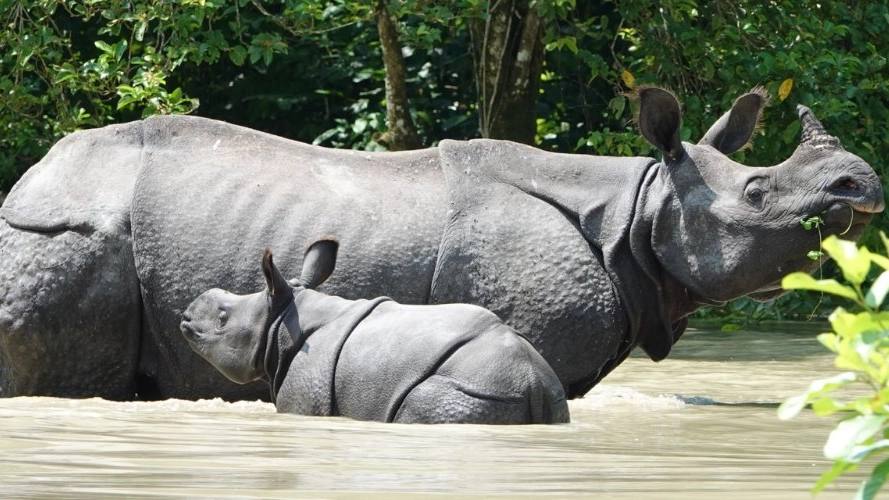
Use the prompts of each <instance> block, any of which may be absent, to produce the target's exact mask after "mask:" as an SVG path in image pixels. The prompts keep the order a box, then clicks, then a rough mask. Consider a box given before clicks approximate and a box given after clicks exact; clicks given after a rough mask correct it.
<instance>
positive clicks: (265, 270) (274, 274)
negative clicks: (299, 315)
mask: <svg viewBox="0 0 889 500" xmlns="http://www.w3.org/2000/svg"><path fill="white" fill-rule="evenodd" d="M262 274H263V275H264V276H265V284H266V286H267V287H268V292H269V296H271V297H272V299H273V302H274V303H278V302H281V301H284V300H290V297H289V295H291V294H292V293H293V290H292V289H291V288H290V284H289V283H287V279H285V278H284V275H283V274H281V271H280V270H279V269H278V266H276V265H275V262H274V261H273V260H272V251H271V250H270V249H268V248H266V249H265V252H263V254H262Z"/></svg>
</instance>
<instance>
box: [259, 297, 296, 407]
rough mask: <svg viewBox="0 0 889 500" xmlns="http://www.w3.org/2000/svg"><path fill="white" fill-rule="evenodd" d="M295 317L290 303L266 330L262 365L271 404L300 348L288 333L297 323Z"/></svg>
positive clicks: (294, 311)
mask: <svg viewBox="0 0 889 500" xmlns="http://www.w3.org/2000/svg"><path fill="white" fill-rule="evenodd" d="M295 315H296V306H295V304H294V303H291V305H290V306H289V307H287V308H286V309H285V310H284V311H282V312H281V314H278V315H277V316H276V317H274V318H273V319H272V322H271V325H270V326H269V328H268V336H267V338H266V345H265V359H264V360H263V365H264V369H265V378H266V379H267V380H268V382H269V389H270V390H271V399H272V402H275V401H276V400H277V397H278V391H279V390H280V388H281V384H282V383H283V382H284V377H286V376H287V371H288V370H289V368H290V363H291V361H293V356H295V355H296V352H297V351H298V350H299V348H300V345H298V344H297V343H296V342H294V339H293V336H292V335H291V333H290V330H291V328H292V327H293V324H294V323H298V319H296V318H294V316H295Z"/></svg>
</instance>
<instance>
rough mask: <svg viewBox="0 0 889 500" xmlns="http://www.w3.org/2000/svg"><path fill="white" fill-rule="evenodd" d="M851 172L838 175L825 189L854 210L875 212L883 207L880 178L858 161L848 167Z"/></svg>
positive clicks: (868, 212) (867, 212)
mask: <svg viewBox="0 0 889 500" xmlns="http://www.w3.org/2000/svg"><path fill="white" fill-rule="evenodd" d="M850 170H852V173H847V174H845V175H841V176H839V177H838V178H837V179H836V180H834V181H833V182H831V183H830V184H829V186H828V188H827V191H828V192H829V193H830V194H832V195H833V196H834V197H836V198H838V199H839V200H840V201H841V202H842V203H844V204H846V205H848V206H849V207H850V208H852V209H853V210H855V211H856V212H863V213H866V214H875V213H879V212H882V211H883V210H884V209H885V208H886V207H885V203H886V202H885V200H884V199H883V188H882V186H881V185H880V179H879V178H878V177H877V175H876V174H875V173H874V172H873V170H872V169H871V168H870V167H869V166H867V165H866V164H861V163H860V162H859V163H857V164H855V165H853V168H850Z"/></svg>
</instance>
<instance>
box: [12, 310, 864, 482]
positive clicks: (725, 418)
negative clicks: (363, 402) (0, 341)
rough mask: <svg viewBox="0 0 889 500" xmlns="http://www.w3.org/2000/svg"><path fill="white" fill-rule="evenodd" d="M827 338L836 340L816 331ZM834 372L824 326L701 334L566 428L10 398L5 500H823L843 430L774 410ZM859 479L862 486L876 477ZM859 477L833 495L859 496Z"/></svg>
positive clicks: (254, 407) (613, 385)
mask: <svg viewBox="0 0 889 500" xmlns="http://www.w3.org/2000/svg"><path fill="white" fill-rule="evenodd" d="M814 331H815V332H817V331H820V327H816V328H815V329H814ZM832 370H833V368H832V363H831V358H830V356H829V355H828V354H826V353H825V351H824V350H823V349H822V348H821V347H820V346H819V345H818V344H817V342H816V341H815V340H814V336H813V329H812V328H811V327H808V328H806V329H804V330H803V331H797V330H789V331H788V330H784V331H782V332H780V333H776V332H772V331H754V332H744V333H739V332H735V333H731V334H725V333H718V332H717V333H713V332H706V331H692V332H690V333H688V334H687V336H686V337H685V338H683V339H682V341H681V342H680V344H679V346H677V350H676V352H675V353H674V354H673V355H671V357H670V358H668V359H667V360H665V361H663V362H661V363H658V364H655V363H652V362H651V361H648V360H647V359H645V358H642V357H633V358H631V359H629V360H628V361H627V362H626V363H624V365H622V366H621V367H619V368H618V369H617V370H616V371H615V372H614V373H613V374H612V375H611V376H609V377H608V379H606V381H605V383H604V384H602V385H601V386H600V387H597V388H596V389H595V390H594V391H593V392H592V393H591V394H589V395H588V396H587V397H586V398H583V399H581V400H578V401H573V402H572V403H571V412H572V420H573V422H572V423H571V424H569V425H562V426H522V427H490V426H489V427H486V426H460V425H447V426H420V425H414V426H411V425H397V424H376V423H367V422H356V421H351V420H346V419H341V418H327V419H321V418H308V417H300V416H294V415H278V414H276V413H274V408H273V407H272V406H271V405H269V404H265V403H259V402H241V403H235V404H228V403H224V402H221V401H199V402H186V401H175V400H174V401H163V402H157V403H114V402H108V401H104V400H98V399H90V400H65V399H52V398H13V399H6V400H0V422H2V429H0V491H3V493H4V496H5V497H6V498H34V497H41V498H46V497H57V498H121V497H127V498H159V497H180V498H181V497H193V498H223V497H228V498H293V497H313V498H354V497H356V496H360V497H362V498H368V497H380V498H397V497H399V496H402V497H405V498H416V497H418V496H421V495H426V494H428V495H442V494H444V495H447V496H448V497H451V496H455V495H456V496H475V495H479V496H486V497H491V496H503V497H518V496H526V495H527V496H531V495H539V494H554V495H556V496H567V495H572V494H582V495H584V496H587V497H607V498H677V499H678V498H683V499H685V498H715V497H719V498H721V499H722V498H750V497H751V496H752V495H756V497H757V498H782V499H786V498H810V495H809V493H808V490H809V488H810V486H811V485H812V483H813V482H814V481H815V479H816V478H817V477H818V475H819V474H820V473H821V472H823V471H824V470H826V468H827V467H828V464H827V462H826V461H825V460H824V459H823V458H821V446H822V445H823V443H824V439H825V437H826V435H827V432H828V431H829V429H830V428H831V427H832V425H833V422H831V421H829V420H825V419H819V418H815V417H813V416H812V415H811V414H804V415H802V416H801V418H798V419H796V420H794V421H791V422H781V421H779V420H778V419H777V418H776V416H775V406H776V405H777V403H778V402H779V401H781V400H783V399H784V398H785V397H787V396H789V395H792V394H796V393H798V392H800V391H801V390H802V389H803V388H804V387H805V386H806V385H807V384H808V382H809V381H810V380H811V379H813V378H817V377H820V376H824V374H826V373H830V372H831V371H832ZM858 477H859V478H860V477H861V475H860V474H859V476H858ZM856 488H857V481H856V480H853V479H845V480H843V481H842V482H841V487H840V488H834V489H831V490H830V491H828V492H826V493H825V494H822V495H821V496H819V497H818V498H819V499H820V498H848V497H850V496H851V495H852V493H853V492H854V490H855V489H856Z"/></svg>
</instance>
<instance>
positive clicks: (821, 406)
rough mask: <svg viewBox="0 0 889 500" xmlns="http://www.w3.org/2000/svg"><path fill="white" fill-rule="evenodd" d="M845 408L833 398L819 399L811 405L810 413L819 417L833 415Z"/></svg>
mask: <svg viewBox="0 0 889 500" xmlns="http://www.w3.org/2000/svg"><path fill="white" fill-rule="evenodd" d="M845 408H846V405H844V404H843V403H840V402H839V401H837V400H836V399H833V398H821V399H818V400H817V401H815V402H813V403H812V411H813V412H814V413H815V415H818V416H819V417H824V416H827V415H833V414H834V413H836V412H838V411H840V410H843V409H845Z"/></svg>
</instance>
